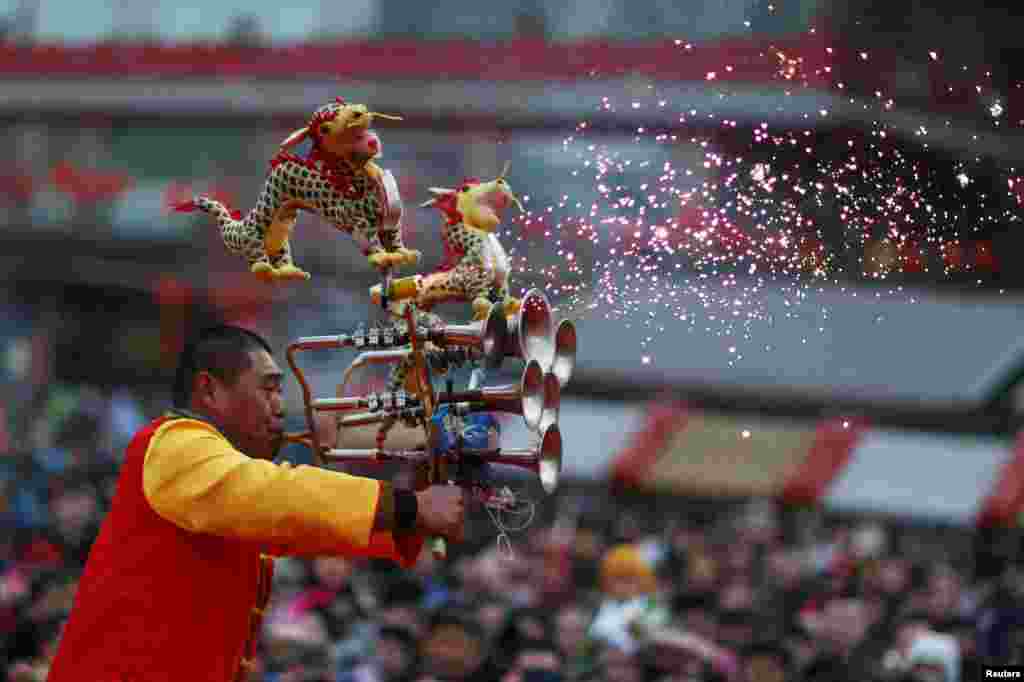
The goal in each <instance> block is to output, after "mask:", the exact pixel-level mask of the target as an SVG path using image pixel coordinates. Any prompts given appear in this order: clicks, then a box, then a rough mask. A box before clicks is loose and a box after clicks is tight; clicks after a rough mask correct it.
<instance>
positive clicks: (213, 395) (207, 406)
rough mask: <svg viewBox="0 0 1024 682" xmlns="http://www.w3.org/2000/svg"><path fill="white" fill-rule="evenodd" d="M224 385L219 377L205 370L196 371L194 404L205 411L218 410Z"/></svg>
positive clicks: (193, 389) (193, 394) (193, 392)
mask: <svg viewBox="0 0 1024 682" xmlns="http://www.w3.org/2000/svg"><path fill="white" fill-rule="evenodd" d="M222 388H223V387H222V386H221V384H220V381H219V380H218V379H217V377H215V376H213V375H212V374H210V373H209V372H207V371H205V370H203V371H199V372H196V375H195V377H193V379H192V405H193V407H198V408H201V409H202V410H203V411H204V412H205V411H209V410H216V409H217V405H218V403H219V402H220V391H221V390H222Z"/></svg>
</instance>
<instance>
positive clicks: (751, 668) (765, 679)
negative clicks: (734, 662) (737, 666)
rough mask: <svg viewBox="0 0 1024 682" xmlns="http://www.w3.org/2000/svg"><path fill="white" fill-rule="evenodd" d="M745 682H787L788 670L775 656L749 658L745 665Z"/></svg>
mask: <svg viewBox="0 0 1024 682" xmlns="http://www.w3.org/2000/svg"><path fill="white" fill-rule="evenodd" d="M743 674H744V678H743V679H744V680H745V682H785V680H786V668H785V666H784V665H783V663H782V661H780V660H779V659H778V658H776V657H774V656H767V655H758V656H752V657H750V658H748V659H747V660H746V661H745V662H744V664H743Z"/></svg>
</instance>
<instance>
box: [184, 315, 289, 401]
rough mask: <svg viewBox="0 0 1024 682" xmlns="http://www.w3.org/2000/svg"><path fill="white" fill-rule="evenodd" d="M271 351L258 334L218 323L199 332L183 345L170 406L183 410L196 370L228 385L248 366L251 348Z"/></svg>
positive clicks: (252, 349)
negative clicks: (218, 324)
mask: <svg viewBox="0 0 1024 682" xmlns="http://www.w3.org/2000/svg"><path fill="white" fill-rule="evenodd" d="M260 350H265V351H267V352H268V353H273V351H272V350H271V348H270V344H268V343H267V342H266V341H265V340H264V339H263V337H261V336H260V335H259V334H256V333H254V332H251V331H249V330H248V329H242V328H241V327H233V326H230V325H220V326H216V327H208V328H206V329H203V330H202V331H200V332H199V333H198V334H197V335H196V336H195V338H193V339H192V340H191V341H189V342H188V343H187V344H185V348H184V350H182V351H181V357H180V359H179V362H178V371H177V372H176V373H175V375H174V406H175V407H178V408H181V409H187V408H188V406H189V404H190V403H191V402H192V382H193V380H194V378H195V375H196V373H197V372H209V373H210V374H212V375H213V376H215V377H217V378H218V379H220V380H221V381H223V382H225V383H227V384H228V385H231V384H234V383H235V382H236V381H237V380H238V377H239V375H241V373H242V372H244V371H245V370H247V369H249V367H251V366H252V358H251V357H250V356H249V354H250V352H252V351H260Z"/></svg>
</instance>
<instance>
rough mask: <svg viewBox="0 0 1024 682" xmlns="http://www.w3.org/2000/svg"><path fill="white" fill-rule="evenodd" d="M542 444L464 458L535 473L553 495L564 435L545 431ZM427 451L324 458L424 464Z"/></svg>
mask: <svg viewBox="0 0 1024 682" xmlns="http://www.w3.org/2000/svg"><path fill="white" fill-rule="evenodd" d="M543 433H544V435H543V436H542V437H541V439H540V443H539V445H537V446H536V447H534V448H510V449H507V450H501V449H498V450H464V451H463V453H462V454H463V455H464V456H467V457H475V458H477V459H478V460H479V461H483V462H487V463H488V464H500V465H503V466H515V467H521V468H524V469H529V470H531V471H534V472H536V474H537V478H539V479H540V484H541V487H543V488H544V492H545V493H547V494H549V495H550V494H551V493H553V492H555V489H556V488H557V487H558V479H559V476H561V473H562V432H561V431H559V429H558V425H557V424H551V425H549V426H548V427H547V428H545V429H544V432H543ZM426 457H427V452H426V451H425V450H422V449H405V450H398V449H393V450H385V449H382V448H346V449H334V450H328V451H327V452H326V453H325V454H324V459H325V460H327V461H329V462H332V463H335V464H348V463H362V462H386V461H396V460H405V461H411V462H422V461H424V459H425V458H426Z"/></svg>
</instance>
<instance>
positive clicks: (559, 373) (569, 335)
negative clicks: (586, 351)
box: [551, 320, 576, 388]
mask: <svg viewBox="0 0 1024 682" xmlns="http://www.w3.org/2000/svg"><path fill="white" fill-rule="evenodd" d="M574 369H576V325H575V324H573V322H572V320H562V321H561V322H559V323H558V327H557V328H556V329H555V360H554V362H553V363H552V364H551V373H552V374H554V375H555V377H557V379H558V385H559V386H560V387H561V388H565V385H566V384H568V383H569V379H570V378H571V377H572V372H573V370H574Z"/></svg>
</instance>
